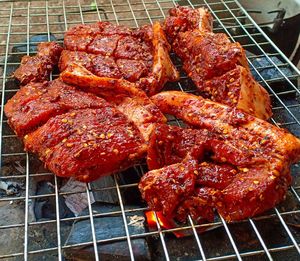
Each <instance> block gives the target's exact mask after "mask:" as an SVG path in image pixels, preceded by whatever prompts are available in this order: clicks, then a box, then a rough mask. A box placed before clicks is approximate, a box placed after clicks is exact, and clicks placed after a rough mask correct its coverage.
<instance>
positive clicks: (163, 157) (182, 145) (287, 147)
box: [139, 91, 300, 221]
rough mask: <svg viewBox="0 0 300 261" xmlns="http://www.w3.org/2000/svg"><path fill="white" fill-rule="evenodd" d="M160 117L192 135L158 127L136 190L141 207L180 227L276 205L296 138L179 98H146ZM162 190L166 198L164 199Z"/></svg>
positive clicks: (298, 145)
mask: <svg viewBox="0 0 300 261" xmlns="http://www.w3.org/2000/svg"><path fill="white" fill-rule="evenodd" d="M152 100H153V101H154V103H155V104H156V105H157V106H158V107H159V108H160V109H161V110H162V112H164V113H167V114H171V115H175V116H176V117H178V118H180V119H182V120H183V121H184V122H186V123H187V124H189V125H190V126H193V127H194V128H195V129H182V128H179V127H174V126H164V125H161V126H158V127H157V128H156V129H155V131H154V132H153V134H152V135H153V136H151V138H150V146H149V153H148V164H149V167H150V168H153V170H151V171H149V172H148V173H146V174H145V176H144V177H143V178H142V180H141V182H140V184H139V188H140V190H141V193H142V195H143V198H144V199H145V200H146V201H147V202H148V204H149V206H150V207H151V208H152V209H154V210H157V211H162V212H163V213H164V214H165V215H166V216H168V217H175V218H176V219H178V220H180V221H183V220H185V218H186V216H187V214H191V215H192V216H193V218H194V219H195V220H198V221H201V220H203V219H204V220H211V219H212V217H213V210H214V209H216V210H217V211H218V212H219V214H220V215H221V216H223V217H224V219H226V220H227V221H235V220H241V219H244V218H248V217H252V216H254V215H257V214H259V213H262V212H264V211H266V210H268V209H270V208H272V207H274V206H275V205H276V204H277V203H279V202H281V201H282V200H283V199H284V197H285V194H286V191H287V189H288V187H289V185H290V183H291V175H290V166H291V164H292V163H295V162H297V161H298V160H299V159H300V140H299V139H297V138H296V137H294V136H293V135H292V134H290V133H288V132H287V131H285V130H283V129H280V128H277V127H275V126H273V125H271V124H269V123H267V122H265V121H263V120H260V119H258V118H255V117H253V116H251V115H249V114H246V113H244V112H243V111H240V110H238V109H236V108H231V107H228V106H226V105H222V104H219V103H216V102H213V101H209V100H206V99H203V98H202V97H198V96H195V95H191V94H186V93H182V92H175V91H173V92H172V91H170V92H162V93H159V94H157V95H155V96H153V97H152ZM164 191H168V193H167V194H168V197H166V193H165V192H164Z"/></svg>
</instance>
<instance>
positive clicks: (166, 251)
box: [0, 0, 300, 260]
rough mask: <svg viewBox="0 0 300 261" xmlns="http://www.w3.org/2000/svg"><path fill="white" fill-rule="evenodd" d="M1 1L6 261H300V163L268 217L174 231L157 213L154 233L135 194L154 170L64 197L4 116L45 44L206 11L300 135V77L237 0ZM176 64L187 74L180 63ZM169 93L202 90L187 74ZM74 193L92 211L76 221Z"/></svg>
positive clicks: (2, 243)
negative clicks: (77, 28) (98, 28)
mask: <svg viewBox="0 0 300 261" xmlns="http://www.w3.org/2000/svg"><path fill="white" fill-rule="evenodd" d="M0 2H1V5H0V35H1V37H0V40H1V41H0V71H1V76H0V82H1V96H0V97H1V114H0V122H1V127H0V136H1V141H0V155H1V176H0V182H1V188H2V190H0V193H1V194H0V196H1V197H0V213H1V214H0V215H1V220H0V259H2V260H43V259H44V260H103V259H104V260H112V259H114V258H116V259H117V258H118V259H119V260H149V259H151V260H236V259H238V260H299V259H300V178H299V177H297V173H299V166H298V165H295V166H293V168H292V174H293V177H294V181H293V186H291V188H290V190H289V192H288V194H287V197H286V200H285V201H284V202H283V203H282V204H280V205H279V206H277V207H275V208H274V209H272V210H270V211H269V212H267V213H265V214H263V215H261V216H258V217H255V218H252V219H248V220H244V221H242V222H236V223H232V224H227V223H226V222H225V221H224V220H223V219H222V217H220V216H216V217H215V221H214V222H212V223H205V224H194V223H193V220H192V219H191V218H190V217H189V218H188V222H187V223H186V224H171V225H170V224H167V225H166V224H165V223H164V222H163V221H162V219H161V218H160V217H159V213H154V212H150V214H151V213H152V219H153V220H154V226H153V224H152V225H151V224H150V223H149V222H150V221H149V219H146V218H145V217H146V216H148V217H149V212H147V211H148V209H147V206H146V205H145V203H144V202H142V201H141V199H140V197H139V192H138V190H137V182H138V180H139V178H140V177H141V176H142V175H143V173H144V172H145V171H147V169H146V166H145V164H141V165H137V166H134V167H133V168H131V169H129V170H127V171H126V173H118V174H115V175H114V176H112V177H111V178H109V182H106V183H101V180H100V181H97V182H96V183H91V184H86V185H81V186H79V187H80V189H78V187H77V189H76V190H74V189H73V190H66V189H62V187H65V185H66V181H64V180H61V179H60V178H57V177H56V176H53V175H52V174H51V173H49V172H47V170H45V169H43V167H42V164H41V163H40V162H39V161H38V160H37V159H36V158H35V157H34V156H33V155H29V154H27V153H25V152H24V151H23V147H22V144H21V142H20V141H19V140H18V139H17V137H16V135H14V133H13V132H12V131H11V130H10V128H9V127H8V125H7V120H6V117H5V115H4V113H3V107H4V106H3V105H4V104H5V103H6V101H7V99H9V98H10V97H12V95H13V94H14V93H15V92H16V91H17V90H18V85H17V84H16V82H15V81H14V79H13V78H12V77H11V73H12V72H13V71H14V70H15V69H16V67H17V66H18V65H19V62H20V58H21V57H22V56H23V55H31V54H34V53H35V51H36V49H35V48H36V44H37V43H38V42H40V41H48V40H56V41H58V42H62V41H63V33H64V32H65V31H66V30H67V29H68V28H70V26H72V25H75V24H79V23H86V24H87V23H94V22H96V21H99V20H101V21H111V22H113V23H117V24H124V25H126V26H129V27H139V26H142V25H144V24H148V23H153V22H154V21H156V20H162V19H164V18H165V16H166V15H167V12H168V10H169V9H170V8H171V7H173V6H174V5H175V4H180V5H190V6H192V7H194V8H197V7H200V6H205V7H207V8H208V9H209V10H210V11H211V13H212V14H213V16H214V31H215V32H225V33H227V34H228V35H229V36H230V38H231V40H232V41H239V42H240V43H242V45H243V47H244V48H245V49H246V50H247V57H248V62H249V64H250V67H251V70H252V72H253V74H254V76H255V78H256V79H257V80H258V81H259V82H260V83H261V84H262V85H263V86H264V87H265V88H266V89H267V90H268V91H269V93H270V96H271V98H272V105H273V113H274V116H273V118H272V119H271V121H272V123H274V124H276V125H278V126H280V127H284V128H287V129H288V130H289V131H291V132H292V133H293V134H295V135H297V136H298V137H299V136H300V113H299V108H300V103H299V94H300V90H299V87H298V86H297V83H298V81H299V76H300V72H299V70H298V69H297V67H296V66H294V65H293V64H292V63H291V62H290V61H289V60H288V58H287V57H286V56H284V54H283V53H282V52H281V51H280V49H278V48H277V47H276V45H275V44H274V43H273V42H271V40H270V39H269V38H268V36H267V35H266V34H265V33H264V32H263V31H262V30H261V29H260V28H259V26H258V25H257V24H256V23H255V21H254V20H253V19H252V18H251V16H249V14H248V13H247V12H246V10H245V9H244V8H243V7H242V6H241V5H240V4H239V2H238V1H236V0H224V1H217V0H211V1H208V0H207V1H206V0H199V1H189V0H187V1H179V2H178V1H171V0H142V1H137V0H127V1H124V0H110V1H109V0H107V1H106V0H101V1H97V0H95V1H83V0H82V1H81V0H78V1H75V0H65V1H61V0H58V1H29V2H28V1H0ZM287 41H288V39H287ZM172 58H173V59H174V63H175V64H176V66H177V67H178V69H179V70H180V69H181V64H180V61H179V60H177V59H176V57H173V56H172ZM180 71H181V70H180ZM51 77H53V79H54V78H56V77H57V74H56V73H55V72H54V73H53V75H52V76H51ZM165 89H173V90H174V89H176V90H182V91H187V92H192V93H194V92H195V90H196V88H195V87H194V85H193V84H192V82H191V81H190V80H189V79H188V78H187V77H186V75H185V74H184V73H183V72H182V71H181V79H180V82H178V83H172V84H167V85H166V87H165ZM169 123H170V124H178V125H181V122H180V121H178V120H177V119H175V118H170V119H169ZM106 180H107V179H106ZM42 184H46V186H47V189H43V186H42ZM97 184H98V185H97ZM99 184H100V185H99ZM105 194H110V196H109V197H110V198H113V200H102V198H103V197H104V196H103V195H105ZM74 195H75V196H76V195H79V196H80V197H79V198H77V200H78V199H79V200H80V201H81V203H82V204H83V205H84V207H86V209H85V210H84V211H83V212H82V213H80V214H78V215H74V214H73V213H72V212H71V211H70V210H69V208H68V207H66V204H67V200H66V199H67V198H68V197H69V199H70V196H74ZM94 201H96V202H95V203H93V202H94ZM105 201H106V202H105ZM107 201H109V203H107ZM45 202H46V203H45ZM73 203H74V202H73ZM92 203H93V204H92ZM45 204H46V205H47V207H45ZM38 206H40V208H39V209H38ZM74 206H76V204H75V205H74ZM77 207H78V206H77ZM51 209H52V213H50V214H49V213H48V212H51ZM146 213H147V215H146ZM147 222H148V223H147Z"/></svg>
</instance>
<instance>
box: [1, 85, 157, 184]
mask: <svg viewBox="0 0 300 261" xmlns="http://www.w3.org/2000/svg"><path fill="white" fill-rule="evenodd" d="M153 106H154V105H153ZM4 110H5V114H6V116H7V118H8V123H9V125H10V126H11V127H12V129H13V130H14V131H15V132H16V134H17V135H18V136H19V137H20V138H23V141H24V144H25V149H26V150H27V151H30V152H34V153H37V154H38V155H39V158H40V159H41V160H42V161H43V162H44V163H45V166H46V167H47V168H48V169H49V170H51V171H52V172H53V173H54V174H56V175H58V176H61V177H74V178H76V179H78V180H81V181H85V182H88V181H92V180H95V179H97V178H99V177H101V176H103V175H109V174H112V173H114V172H117V171H121V170H124V169H126V168H128V167H130V166H132V165H134V164H135V163H136V162H137V161H139V160H141V159H142V158H144V157H145V154H146V149H147V144H146V142H145V140H144V139H143V135H142V133H141V132H140V131H139V129H138V128H137V127H136V126H135V124H134V123H133V122H132V121H130V120H128V118H127V117H126V116H125V115H124V114H123V113H121V112H120V111H119V110H118V109H117V108H116V107H115V106H113V105H112V104H111V103H109V102H107V101H105V100H104V99H102V98H100V97H97V96H95V95H93V94H91V93H87V92H83V91H80V90H77V89H76V88H75V87H73V86H70V85H67V84H65V83H63V82H61V81H60V80H59V79H56V80H54V81H51V82H43V83H30V84H28V85H26V86H24V87H23V88H21V89H20V90H19V91H18V92H17V93H16V94H15V95H14V96H13V97H12V98H11V99H10V100H9V101H8V102H7V104H6V105H5V107H4Z"/></svg>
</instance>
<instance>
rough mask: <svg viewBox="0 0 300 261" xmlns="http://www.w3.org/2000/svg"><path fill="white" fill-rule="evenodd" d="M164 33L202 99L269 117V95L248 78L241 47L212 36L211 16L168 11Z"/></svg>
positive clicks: (187, 10)
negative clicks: (168, 15) (204, 97)
mask: <svg viewBox="0 0 300 261" xmlns="http://www.w3.org/2000/svg"><path fill="white" fill-rule="evenodd" d="M165 31H166V33H167V35H168V37H169V40H170V42H171V43H172V48H173V50H174V51H175V53H176V54H177V55H178V56H179V57H180V58H181V59H182V61H183V69H184V70H185V71H186V73H187V74H188V76H189V77H191V79H192V80H193V81H194V83H195V85H196V86H197V88H198V89H199V91H200V92H201V93H202V94H203V95H205V96H206V97H208V98H211V99H212V100H214V101H217V102H220V103H223V104H226V105H229V106H231V107H236V108H238V109H241V110H243V111H245V112H247V113H250V114H252V115H254V116H256V117H258V118H261V119H269V118H270V117H271V115H272V111H271V103H270V98H269V95H268V93H267V91H266V90H265V89H264V88H263V87H262V86H261V85H260V84H259V83H258V82H256V81H255V80H254V78H253V76H252V75H251V72H250V70H249V66H248V63H247V59H246V55H245V51H244V50H243V48H242V46H241V45H240V44H239V43H237V42H235V43H231V42H230V40H229V39H228V37H227V36H226V35H225V34H223V33H216V34H214V33H212V16H211V15H210V14H209V12H208V11H207V10H206V9H203V8H199V9H196V10H194V9H190V8H188V7H175V8H173V9H171V10H170V17H168V18H167V19H166V21H165Z"/></svg>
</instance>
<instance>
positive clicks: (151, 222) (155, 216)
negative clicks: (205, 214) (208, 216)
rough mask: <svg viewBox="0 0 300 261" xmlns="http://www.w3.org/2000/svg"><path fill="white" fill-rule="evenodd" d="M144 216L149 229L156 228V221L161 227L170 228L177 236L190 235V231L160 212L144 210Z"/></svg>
mask: <svg viewBox="0 0 300 261" xmlns="http://www.w3.org/2000/svg"><path fill="white" fill-rule="evenodd" d="M145 216H146V219H147V224H148V227H149V230H156V228H158V226H157V221H158V222H159V225H160V227H161V228H163V229H172V233H173V234H174V235H175V236H176V237H177V238H181V237H187V236H190V235H192V233H191V231H188V230H185V229H184V228H182V227H180V226H178V225H177V224H176V222H175V221H174V220H173V219H167V218H166V217H165V216H164V215H163V214H162V213H161V212H155V211H146V212H145Z"/></svg>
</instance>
